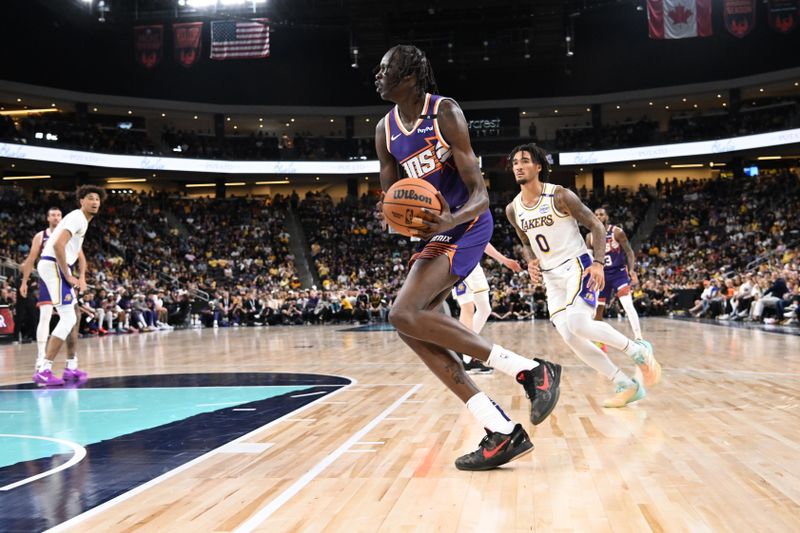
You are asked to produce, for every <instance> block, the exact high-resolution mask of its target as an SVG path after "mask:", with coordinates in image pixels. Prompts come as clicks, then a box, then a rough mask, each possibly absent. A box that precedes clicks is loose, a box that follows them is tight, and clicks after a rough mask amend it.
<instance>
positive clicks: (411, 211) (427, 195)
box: [383, 178, 442, 237]
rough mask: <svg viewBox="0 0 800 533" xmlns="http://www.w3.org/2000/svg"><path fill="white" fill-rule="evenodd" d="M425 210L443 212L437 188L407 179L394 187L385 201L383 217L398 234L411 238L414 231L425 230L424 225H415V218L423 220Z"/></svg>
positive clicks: (416, 180) (423, 181) (388, 192)
mask: <svg viewBox="0 0 800 533" xmlns="http://www.w3.org/2000/svg"><path fill="white" fill-rule="evenodd" d="M423 209H428V210H430V211H432V212H434V213H437V214H438V213H441V212H442V203H441V202H440V201H439V198H438V197H437V196H436V188H435V187H434V186H433V185H431V184H430V183H428V182H427V181H425V180H421V179H417V178H405V179H402V180H399V181H397V182H395V183H394V185H392V186H391V187H390V188H389V190H388V191H386V196H385V197H384V199H383V217H384V219H385V220H386V222H387V223H388V224H389V226H390V227H391V228H392V229H393V230H395V231H396V232H397V233H400V234H402V235H405V236H407V237H410V236H411V231H412V230H418V229H424V228H425V227H426V226H425V225H424V224H415V223H414V222H413V220H414V217H420V218H422V214H423V211H422V210H423Z"/></svg>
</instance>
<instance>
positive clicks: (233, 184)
mask: <svg viewBox="0 0 800 533" xmlns="http://www.w3.org/2000/svg"><path fill="white" fill-rule="evenodd" d="M244 185H247V183H246V182H244V181H226V182H225V186H226V187H243V186H244Z"/></svg>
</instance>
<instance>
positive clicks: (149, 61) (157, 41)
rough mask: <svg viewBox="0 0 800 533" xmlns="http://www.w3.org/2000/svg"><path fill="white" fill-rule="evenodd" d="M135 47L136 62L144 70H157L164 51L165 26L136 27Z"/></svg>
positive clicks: (134, 29)
mask: <svg viewBox="0 0 800 533" xmlns="http://www.w3.org/2000/svg"><path fill="white" fill-rule="evenodd" d="M133 47H134V51H135V52H136V61H137V62H138V63H139V64H140V65H142V66H143V67H144V68H155V66H156V65H158V64H159V63H160V62H161V56H162V55H163V51H164V26H162V25H160V24H158V25H153V26H136V27H135V28H133Z"/></svg>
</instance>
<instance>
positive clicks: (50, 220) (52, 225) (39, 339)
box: [19, 207, 61, 368]
mask: <svg viewBox="0 0 800 533" xmlns="http://www.w3.org/2000/svg"><path fill="white" fill-rule="evenodd" d="M59 222H61V209H59V208H58V207H51V208H50V209H48V210H47V225H48V227H47V228H46V229H43V230H42V231H40V232H39V233H37V234H36V235H34V236H33V241H31V250H30V253H28V257H27V258H25V262H24V263H22V283H21V284H20V286H19V295H20V296H22V297H23V298H27V297H28V280H29V279H30V277H31V272H32V271H33V265H34V264H35V263H36V260H37V259H38V258H39V256H40V255H41V253H42V250H43V249H44V246H45V244H47V241H48V239H50V237H52V236H53V232H54V231H55V230H56V227H57V226H58V223H59ZM36 307H38V308H39V326H38V327H37V328H36V345H37V354H36V365H35V367H34V368H38V367H39V365H40V364H41V362H42V361H43V360H44V350H45V347H46V346H47V337H49V336H50V319H51V318H52V317H53V302H52V300H51V298H50V295H49V294H48V293H47V288H46V287H45V286H44V283H43V282H40V283H39V301H38V302H37V303H36Z"/></svg>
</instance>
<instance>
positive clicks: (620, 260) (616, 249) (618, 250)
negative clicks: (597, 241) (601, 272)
mask: <svg viewBox="0 0 800 533" xmlns="http://www.w3.org/2000/svg"><path fill="white" fill-rule="evenodd" d="M615 228H616V226H614V225H610V226H609V227H608V231H606V260H605V270H607V271H610V270H614V271H617V270H620V269H622V268H626V267H627V266H628V259H627V257H625V251H624V250H623V249H622V247H621V246H620V245H619V242H617V239H615V238H614V229H615Z"/></svg>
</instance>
